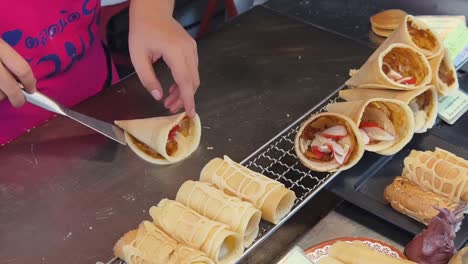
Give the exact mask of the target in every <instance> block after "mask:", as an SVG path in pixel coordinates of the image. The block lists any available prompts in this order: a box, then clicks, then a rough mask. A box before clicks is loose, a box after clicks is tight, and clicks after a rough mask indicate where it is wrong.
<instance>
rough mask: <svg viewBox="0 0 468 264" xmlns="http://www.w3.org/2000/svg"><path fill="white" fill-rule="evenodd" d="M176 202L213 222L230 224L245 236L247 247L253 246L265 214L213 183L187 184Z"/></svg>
mask: <svg viewBox="0 0 468 264" xmlns="http://www.w3.org/2000/svg"><path fill="white" fill-rule="evenodd" d="M176 201H178V202H180V203H182V204H184V205H185V206H187V207H189V208H191V209H193V210H194V211H196V212H197V213H199V214H201V215H203V216H205V217H207V218H210V219H211V220H214V221H218V222H220V223H223V224H226V225H228V226H229V227H230V229H231V230H232V231H234V232H236V233H238V234H240V235H241V236H242V237H243V239H244V247H248V246H250V244H252V242H253V241H254V240H255V238H257V235H258V231H259V223H260V219H261V218H262V212H260V211H259V210H258V209H256V208H255V207H254V206H253V205H252V204H251V203H248V202H243V201H242V200H240V199H239V198H237V197H233V196H230V195H227V194H225V193H224V192H223V191H221V190H218V189H216V187H214V186H213V185H212V184H210V183H206V182H196V181H186V182H185V183H184V184H182V186H181V187H180V189H179V191H178V192H177V197H176Z"/></svg>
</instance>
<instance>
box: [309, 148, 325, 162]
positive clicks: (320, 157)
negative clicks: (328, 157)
mask: <svg viewBox="0 0 468 264" xmlns="http://www.w3.org/2000/svg"><path fill="white" fill-rule="evenodd" d="M312 152H313V153H314V155H315V156H316V157H317V158H318V159H323V156H324V154H323V153H322V152H321V151H320V149H319V147H318V146H313V147H312Z"/></svg>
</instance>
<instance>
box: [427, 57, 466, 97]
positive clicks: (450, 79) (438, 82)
mask: <svg viewBox="0 0 468 264" xmlns="http://www.w3.org/2000/svg"><path fill="white" fill-rule="evenodd" d="M429 64H430V66H431V70H432V81H431V83H432V84H433V85H434V86H435V87H436V88H437V92H438V93H439V94H440V95H442V96H444V95H450V94H452V93H454V92H455V91H456V90H457V89H458V87H459V84H458V77H457V73H456V71H455V66H454V65H453V62H452V59H451V58H450V54H449V51H448V50H447V49H444V50H443V51H442V52H441V53H440V54H439V55H437V56H435V57H434V58H432V59H430V60H429Z"/></svg>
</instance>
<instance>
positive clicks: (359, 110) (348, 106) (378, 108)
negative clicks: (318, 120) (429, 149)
mask: <svg viewBox="0 0 468 264" xmlns="http://www.w3.org/2000/svg"><path fill="white" fill-rule="evenodd" d="M326 108H327V110H328V111H329V112H332V113H340V114H343V115H345V116H347V117H349V118H350V119H351V120H352V121H353V122H355V123H356V124H358V126H359V132H360V134H361V136H362V140H363V143H364V148H365V149H366V150H367V151H372V152H376V153H379V154H381V155H393V154H395V153H397V152H398V151H400V150H401V149H402V148H403V147H404V146H405V145H406V144H407V143H408V142H409V141H410V140H411V138H412V137H413V131H414V117H413V113H412V112H411V109H410V108H409V106H408V105H407V104H405V103H404V102H402V101H399V100H395V99H385V98H373V99H368V100H360V101H351V102H341V103H334V104H329V105H327V107H326Z"/></svg>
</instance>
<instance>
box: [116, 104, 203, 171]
mask: <svg viewBox="0 0 468 264" xmlns="http://www.w3.org/2000/svg"><path fill="white" fill-rule="evenodd" d="M115 124H116V125H117V126H119V127H121V128H122V129H123V130H125V138H126V141H127V143H128V145H129V146H130V148H131V149H132V150H133V151H134V152H135V153H136V154H137V155H138V156H139V157H141V158H142V159H144V160H146V161H148V162H151V163H155V164H171V163H175V162H179V161H181V160H183V159H185V158H187V157H188V156H190V154H192V153H193V152H194V151H195V150H196V149H197V148H198V145H199V144H200V136H201V124H200V118H199V117H198V115H197V116H195V118H193V119H190V118H189V117H188V116H187V115H186V114H185V113H181V114H177V115H173V116H164V117H153V118H146V119H134V120H121V121H115Z"/></svg>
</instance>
